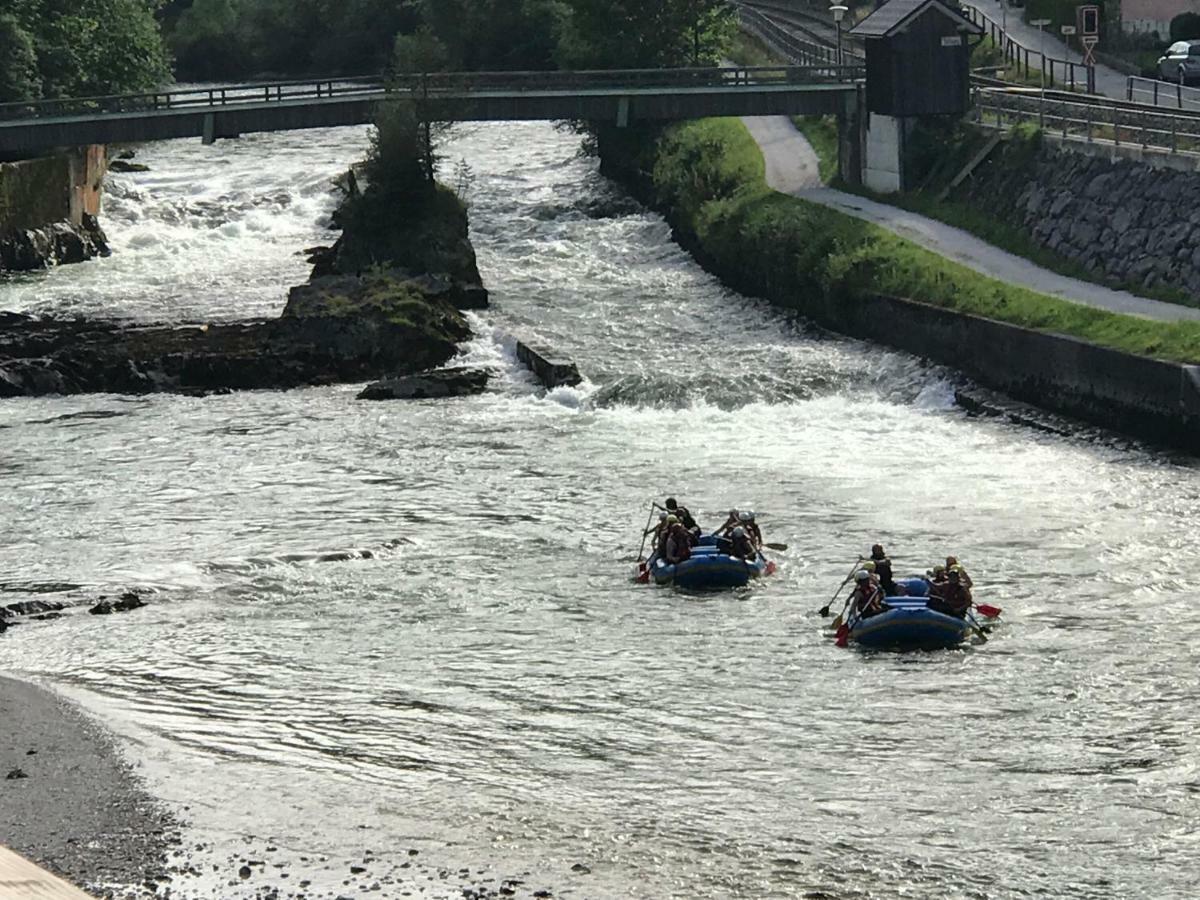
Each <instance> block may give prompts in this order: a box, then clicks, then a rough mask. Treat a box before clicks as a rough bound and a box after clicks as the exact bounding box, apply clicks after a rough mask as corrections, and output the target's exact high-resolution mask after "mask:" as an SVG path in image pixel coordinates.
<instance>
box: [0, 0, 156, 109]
mask: <svg viewBox="0 0 1200 900" xmlns="http://www.w3.org/2000/svg"><path fill="white" fill-rule="evenodd" d="M8 5H9V6H10V8H11V13H10V15H8V16H5V17H4V18H5V20H8V21H9V24H8V25H6V26H4V28H3V34H2V35H0V47H3V48H4V50H5V52H4V54H3V55H4V62H3V63H0V65H3V66H4V72H5V75H6V77H5V79H4V80H3V81H0V90H4V91H6V92H8V93H11V94H14V95H15V94H18V93H21V94H23V96H21V97H19V99H29V98H32V97H34V96H37V94H38V92H39V90H38V89H39V88H40V93H41V95H43V96H46V97H81V96H89V95H97V94H119V93H129V92H135V91H141V90H150V89H153V88H157V87H160V86H162V85H163V84H164V83H166V82H167V81H169V80H170V75H171V73H170V67H169V66H168V63H167V55H166V52H165V50H164V48H163V44H162V40H161V38H160V36H159V32H158V25H157V23H156V22H155V20H154V12H155V10H156V9H157V8H158V5H159V4H158V0H10V3H9V4H8ZM13 23H15V27H14V26H13ZM22 35H24V37H22ZM25 38H28V40H25ZM30 43H32V49H33V56H34V62H35V65H36V76H34V75H33V73H32V71H31V70H30V69H29V55H28V49H29V44H30ZM14 52H15V53H16V54H17V57H16V58H13V57H12V56H11V54H12V53H14ZM10 73H13V74H14V75H16V74H21V75H23V77H20V78H14V79H13V80H10V77H12V75H10Z"/></svg>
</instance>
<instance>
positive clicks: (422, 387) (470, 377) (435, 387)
mask: <svg viewBox="0 0 1200 900" xmlns="http://www.w3.org/2000/svg"><path fill="white" fill-rule="evenodd" d="M487 383H488V373H487V371H485V370H484V369H470V368H467V367H465V366H459V367H455V368H448V369H433V370H431V371H429V372H418V373H417V374H416V375H404V376H402V377H400V378H388V379H385V380H383V381H377V382H375V383H374V384H369V385H367V387H366V388H364V389H363V391H362V393H360V394H359V395H358V399H359V400H426V399H430V398H434V397H465V396H468V395H470V394H479V393H482V392H483V391H484V390H486V389H487Z"/></svg>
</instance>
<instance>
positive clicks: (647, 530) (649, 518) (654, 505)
mask: <svg viewBox="0 0 1200 900" xmlns="http://www.w3.org/2000/svg"><path fill="white" fill-rule="evenodd" d="M658 508H659V506H658V504H657V503H655V502H654V501H653V500H651V501H650V514H649V515H648V516H646V527H645V528H644V529H642V546H640V547H638V557H637V558H638V562H641V561H642V552H643V551H644V550H645V549H646V538H647V536H648V535H649V534H650V523H651V522H653V521H654V511H655V510H656V509H658Z"/></svg>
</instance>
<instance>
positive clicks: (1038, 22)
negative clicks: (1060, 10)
mask: <svg viewBox="0 0 1200 900" xmlns="http://www.w3.org/2000/svg"><path fill="white" fill-rule="evenodd" d="M1029 24H1030V25H1032V26H1033V27H1034V28H1043V27H1045V26H1046V25H1049V24H1050V20H1049V19H1030V20H1029Z"/></svg>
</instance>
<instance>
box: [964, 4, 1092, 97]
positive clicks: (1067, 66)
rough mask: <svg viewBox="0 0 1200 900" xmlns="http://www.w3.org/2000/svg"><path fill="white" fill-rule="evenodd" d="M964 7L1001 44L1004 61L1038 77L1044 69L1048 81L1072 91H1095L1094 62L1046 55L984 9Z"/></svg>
mask: <svg viewBox="0 0 1200 900" xmlns="http://www.w3.org/2000/svg"><path fill="white" fill-rule="evenodd" d="M962 11H963V12H964V13H965V14H966V16H967V18H968V19H970V20H971V21H972V22H974V23H975V24H976V25H978V26H979V27H980V28H982V29H983V31H984V34H985V35H986V36H988V37H990V38H991V39H992V43H993V44H995V45H996V46H997V47H999V48H1000V51H1001V53H1003V55H1004V61H1005V62H1006V63H1010V64H1011V65H1012V66H1013V67H1014V68H1015V69H1016V70H1017V71H1018V72H1020V73H1021V74H1022V75H1023V76H1024V77H1025V78H1029V77H1031V76H1030V73H1031V72H1034V73H1038V77H1041V76H1040V73H1042V72H1045V74H1046V84H1047V85H1050V86H1054V85H1056V84H1063V85H1066V86H1068V87H1069V88H1070V89H1071V90H1073V91H1075V90H1085V91H1087V93H1089V94H1094V93H1095V92H1096V67H1095V66H1085V65H1084V64H1083V63H1081V62H1074V61H1073V60H1069V59H1059V58H1055V57H1052V56H1047V55H1045V54H1044V53H1042V51H1041V50H1034V49H1032V48H1030V47H1026V46H1025V45H1024V44H1022V43H1020V42H1019V41H1017V40H1015V39H1014V38H1013V37H1012V36H1011V35H1009V34H1008V32H1007V31H1005V30H1004V27H1003V26H1002V25H1001V24H1000V23H999V22H997V21H996V20H995V19H993V18H991V17H990V16H988V15H987V14H986V13H984V12H982V11H981V10H978V9H976V8H975V7H973V6H964V7H963V8H962Z"/></svg>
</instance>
